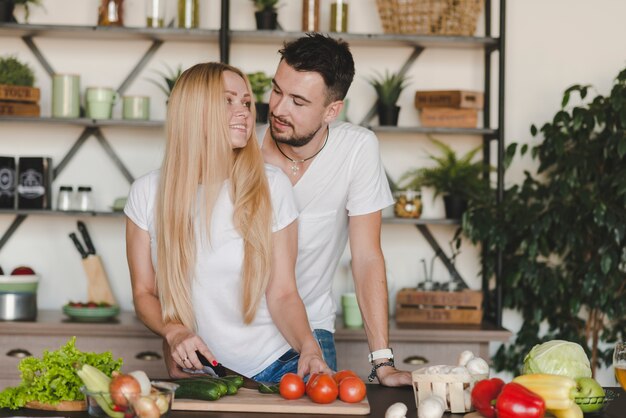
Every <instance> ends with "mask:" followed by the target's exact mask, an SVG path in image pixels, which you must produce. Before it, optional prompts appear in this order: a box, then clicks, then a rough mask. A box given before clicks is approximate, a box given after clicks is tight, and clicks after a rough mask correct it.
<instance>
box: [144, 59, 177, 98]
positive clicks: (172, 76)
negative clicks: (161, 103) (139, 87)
mask: <svg viewBox="0 0 626 418" xmlns="http://www.w3.org/2000/svg"><path fill="white" fill-rule="evenodd" d="M165 67H166V68H167V73H164V72H162V71H156V70H155V73H157V74H158V75H160V76H161V77H162V78H163V80H159V81H156V80H151V79H148V81H150V82H151V83H152V84H154V85H155V86H157V87H158V88H159V89H160V90H161V91H162V92H163V93H165V95H166V96H167V97H170V93H172V89H173V88H174V85H175V84H176V81H178V78H179V77H180V75H181V74H182V73H183V69H182V66H181V65H179V66H178V67H177V68H176V70H173V69H172V68H171V67H170V66H168V65H167V64H165Z"/></svg>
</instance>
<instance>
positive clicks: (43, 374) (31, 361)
mask: <svg viewBox="0 0 626 418" xmlns="http://www.w3.org/2000/svg"><path fill="white" fill-rule="evenodd" d="M83 364H89V365H92V366H94V367H96V368H97V369H100V370H101V371H103V372H104V373H105V374H106V375H107V376H110V375H111V373H112V372H113V371H115V370H120V368H121V367H122V359H121V358H120V359H117V360H114V359H113V355H112V354H111V352H110V351H107V352H104V353H92V352H82V351H80V350H78V349H77V348H76V337H72V338H70V340H69V341H68V342H67V344H65V345H64V346H63V347H61V348H59V349H58V350H56V351H48V350H44V352H43V355H42V358H40V359H39V358H36V357H26V358H24V359H22V360H21V361H20V363H19V365H18V369H19V371H20V374H21V378H22V382H21V383H20V385H19V386H16V387H9V388H7V389H5V390H3V391H2V392H0V408H11V409H17V408H21V407H23V406H24V405H25V404H26V403H27V402H30V401H38V402H43V403H49V404H53V405H54V404H57V403H59V402H60V401H77V400H83V399H85V396H84V395H83V393H82V392H81V391H80V387H81V386H82V385H83V383H82V381H81V380H80V378H79V377H78V375H77V374H76V367H80V366H82V365H83Z"/></svg>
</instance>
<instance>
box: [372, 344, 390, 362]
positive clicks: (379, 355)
mask: <svg viewBox="0 0 626 418" xmlns="http://www.w3.org/2000/svg"><path fill="white" fill-rule="evenodd" d="M367 359H368V360H369V362H370V363H373V362H374V360H379V359H387V360H393V350H392V349H391V348H383V349H382V350H376V351H373V352H371V353H370V354H369V356H368V357H367Z"/></svg>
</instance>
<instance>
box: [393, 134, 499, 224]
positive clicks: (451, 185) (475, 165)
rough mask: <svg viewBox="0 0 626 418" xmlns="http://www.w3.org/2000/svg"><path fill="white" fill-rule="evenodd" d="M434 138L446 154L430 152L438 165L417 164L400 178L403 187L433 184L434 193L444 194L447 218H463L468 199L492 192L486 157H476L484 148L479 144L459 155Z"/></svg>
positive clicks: (431, 157)
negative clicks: (485, 179)
mask: <svg viewBox="0 0 626 418" xmlns="http://www.w3.org/2000/svg"><path fill="white" fill-rule="evenodd" d="M431 141H432V142H433V143H434V144H435V145H436V146H437V147H438V148H439V150H441V153H442V155H441V156H437V155H432V154H431V155H430V159H431V160H432V161H434V162H435V163H436V165H435V166H434V167H424V168H417V169H414V170H409V171H407V172H406V173H404V174H403V175H402V176H401V177H400V180H399V182H398V183H399V184H400V186H401V187H402V188H406V189H411V188H412V189H417V188H419V187H432V188H433V189H434V191H435V194H434V197H437V196H438V195H440V194H441V195H443V200H444V205H445V209H446V218H450V219H460V218H461V216H462V215H463V212H465V209H467V205H468V202H469V201H470V200H473V199H480V198H481V197H483V196H484V195H485V193H487V192H488V190H489V187H488V184H487V183H485V181H484V180H483V178H482V173H483V170H484V169H485V167H484V165H483V163H482V161H473V160H474V157H475V156H476V154H477V153H478V152H479V151H480V150H481V149H482V146H478V147H476V148H474V149H472V150H470V151H469V152H467V153H466V154H465V155H463V156H461V157H459V156H457V155H456V153H455V152H454V150H453V149H452V148H450V147H449V146H448V145H446V144H444V143H443V142H441V141H438V140H436V139H434V138H431Z"/></svg>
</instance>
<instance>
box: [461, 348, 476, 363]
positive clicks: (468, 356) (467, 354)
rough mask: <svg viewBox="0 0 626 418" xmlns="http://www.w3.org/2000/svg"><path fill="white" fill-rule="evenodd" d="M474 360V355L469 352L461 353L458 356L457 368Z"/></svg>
mask: <svg viewBox="0 0 626 418" xmlns="http://www.w3.org/2000/svg"><path fill="white" fill-rule="evenodd" d="M473 358H474V353H472V352H471V351H469V350H465V351H463V352H462V353H461V354H459V361H458V364H459V366H467V362H468V361H470V360H471V359H473Z"/></svg>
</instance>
